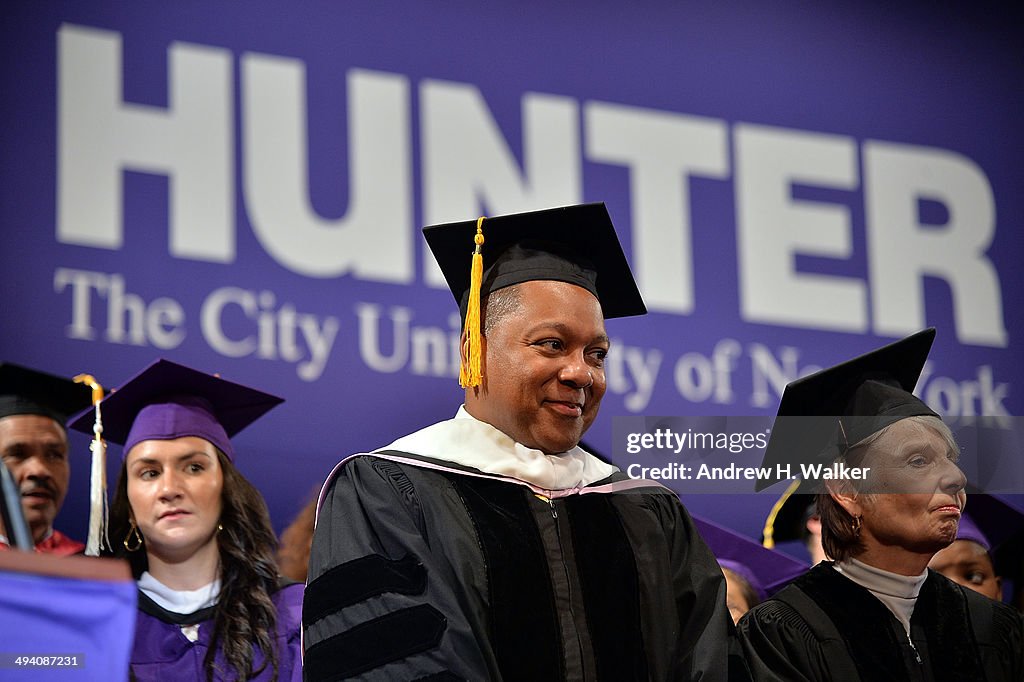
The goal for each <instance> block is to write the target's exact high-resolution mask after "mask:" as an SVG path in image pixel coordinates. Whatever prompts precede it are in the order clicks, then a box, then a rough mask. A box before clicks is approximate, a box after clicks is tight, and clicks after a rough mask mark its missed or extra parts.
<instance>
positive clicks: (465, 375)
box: [459, 216, 484, 388]
mask: <svg viewBox="0 0 1024 682" xmlns="http://www.w3.org/2000/svg"><path fill="white" fill-rule="evenodd" d="M483 225H484V216H480V217H479V218H478V219H477V221H476V236H474V237H473V242H474V243H475V244H476V248H475V249H474V250H473V267H472V269H471V270H470V276H469V302H468V304H467V305H466V327H465V332H466V337H467V338H468V340H469V347H468V348H467V349H466V358H467V360H468V363H467V362H463V363H462V364H461V365H460V367H459V385H460V386H462V388H472V387H474V386H479V385H480V381H481V380H482V379H483V374H482V373H481V372H480V353H481V349H480V345H481V341H480V287H481V285H482V284H483V279H484V256H483V252H482V247H483V245H484V232H483Z"/></svg>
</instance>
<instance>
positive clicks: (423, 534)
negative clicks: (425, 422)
mask: <svg viewBox="0 0 1024 682" xmlns="http://www.w3.org/2000/svg"><path fill="white" fill-rule="evenodd" d="M379 454H380V455H382V456H388V455H393V456H400V457H403V458H412V459H420V460H422V461H424V462H427V463H433V464H439V465H441V468H440V469H432V470H431V469H426V468H422V467H421V466H417V465H415V464H409V463H398V462H395V461H392V460H388V459H383V458H382V457H381V456H370V455H366V456H358V457H355V458H352V459H349V460H347V461H346V462H345V463H344V464H343V465H342V466H341V467H339V469H337V470H336V475H335V476H334V478H333V480H330V481H328V484H327V486H326V487H325V491H324V493H323V495H322V497H321V507H320V513H319V517H318V521H317V526H316V532H315V534H314V539H313V549H312V554H311V556H310V563H309V584H308V586H307V588H306V598H305V606H304V612H303V624H304V627H305V630H304V637H305V646H306V656H305V662H304V665H305V672H306V679H308V680H331V679H343V678H344V679H348V678H350V677H356V678H358V679H374V680H413V679H430V680H453V679H464V680H474V681H476V680H544V681H548V680H551V681H554V680H568V679H573V680H614V681H616V682H619V681H624V680H726V679H729V677H728V668H729V662H730V648H731V647H732V649H731V651H732V654H733V659H732V662H733V664H734V665H735V664H737V662H738V667H739V668H740V669H742V671H743V673H742V674H745V666H744V665H743V663H742V660H741V659H740V658H739V653H738V651H739V650H738V644H737V642H736V640H735V634H734V630H733V627H732V623H731V620H730V619H729V615H728V611H727V610H726V608H725V583H724V580H723V578H722V573H721V571H720V570H719V568H718V564H717V563H716V562H715V559H714V557H713V556H712V555H711V553H710V552H709V550H708V548H707V546H706V545H705V544H704V542H703V541H702V540H701V539H700V537H699V536H698V534H697V532H696V530H695V529H694V525H693V522H692V521H691V519H690V516H689V515H688V514H687V512H686V510H685V509H684V508H683V506H682V505H681V504H680V503H679V501H678V499H677V498H676V496H675V495H674V494H673V493H671V491H668V490H667V489H664V488H660V487H656V486H654V485H653V484H652V486H651V487H648V488H645V489H643V490H634V491H630V492H605V493H595V494H588V493H587V492H584V493H583V494H580V493H579V492H576V493H574V494H571V495H568V496H565V497H559V498H556V499H553V500H549V499H543V498H542V497H540V496H538V495H537V494H536V492H535V491H534V490H532V489H531V488H530V487H528V486H527V485H525V484H522V483H521V482H516V481H513V480H510V479H506V478H502V477H498V476H492V475H481V474H480V472H477V471H475V470H471V469H468V468H466V467H462V466H459V465H454V464H451V463H447V462H437V461H436V460H429V459H427V458H422V457H419V458H417V456H416V455H410V454H408V453H395V452H391V453H379ZM622 479H625V476H623V475H621V474H616V475H614V476H613V477H612V478H611V479H607V480H604V481H600V482H598V483H595V484H593V485H591V486H588V487H587V488H584V489H583V490H584V491H588V490H589V491H594V490H599V489H603V488H602V487H601V486H603V485H605V484H608V483H611V482H612V481H620V480H622ZM736 674H737V671H736V670H734V675H736ZM732 679H741V678H740V677H734V678H732Z"/></svg>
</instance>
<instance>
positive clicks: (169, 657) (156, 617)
mask: <svg viewBox="0 0 1024 682" xmlns="http://www.w3.org/2000/svg"><path fill="white" fill-rule="evenodd" d="M302 591H303V585H301V584H299V583H295V584H290V585H287V586H285V587H283V588H281V589H280V590H278V591H277V592H276V593H275V594H274V595H273V601H274V605H275V606H276V607H277V631H276V637H275V640H274V641H275V645H276V647H277V652H278V654H277V656H278V677H277V679H278V680H279V681H280V682H300V681H301V680H302V659H301V651H302V648H301V642H300V639H299V633H300V628H301V624H302ZM214 608H216V607H211V608H208V609H201V610H200V611H198V612H196V614H192V618H189V617H187V616H182V615H181V614H174V613H171V612H169V611H165V610H164V609H162V608H160V607H159V606H158V605H156V604H155V603H153V601H152V600H150V599H149V598H148V597H146V596H145V595H144V594H142V593H141V592H140V593H139V612H138V620H137V621H136V626H135V644H134V646H133V647H132V656H131V670H132V674H133V675H134V679H136V680H139V682H144V681H146V680H154V681H157V680H159V681H161V682H163V681H166V680H205V679H206V672H205V670H204V669H203V660H204V659H205V658H206V652H207V650H208V649H209V644H210V635H211V634H212V631H213V610H214ZM196 622H198V623H199V639H197V640H196V641H195V642H190V641H189V640H188V639H187V638H186V637H185V635H183V634H182V632H181V625H189V624H194V623H196ZM216 663H217V668H218V669H219V670H220V671H229V670H230V674H224V673H223V672H222V673H221V674H215V675H214V679H215V680H234V679H236V678H235V674H234V669H233V668H229V667H228V665H227V663H226V661H225V660H224V658H223V656H222V655H221V654H219V653H218V654H217V659H216ZM261 665H263V655H262V654H261V653H260V652H259V651H256V652H255V656H254V657H253V669H254V670H255V669H256V668H259V667H260V666H261ZM272 677H273V668H271V667H270V666H268V667H267V668H266V669H264V670H263V671H262V672H261V673H260V674H259V675H257V676H256V677H253V678H250V679H253V680H261V681H263V680H270V679H271V678H272Z"/></svg>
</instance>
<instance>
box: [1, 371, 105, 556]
mask: <svg viewBox="0 0 1024 682" xmlns="http://www.w3.org/2000/svg"><path fill="white" fill-rule="evenodd" d="M91 400H92V391H91V390H90V389H89V388H88V387H87V386H85V385H84V384H81V383H76V382H74V381H71V380H70V379H62V378H61V377H57V376H53V375H52V374H47V373H45V372H39V371H36V370H33V369H28V368H26V367H21V366H19V365H14V364H11V363H0V454H2V456H3V462H4V465H6V467H7V469H8V470H10V472H11V476H12V478H13V479H14V483H15V485H16V486H17V491H18V493H19V494H20V495H21V508H22V511H23V512H24V516H25V521H26V523H27V525H28V528H29V533H30V534H31V536H32V538H31V539H32V542H33V543H34V544H35V548H36V551H37V552H43V553H48V554H57V555H69V554H80V553H81V552H82V551H83V550H84V549H85V545H84V544H82V543H81V542H78V541H76V540H72V539H71V538H69V537H68V536H66V535H64V534H63V533H61V532H60V531H59V530H56V529H55V528H54V527H53V521H54V519H55V518H56V517H57V513H58V512H59V511H60V508H61V505H62V504H63V503H64V495H65V494H66V493H67V490H68V480H69V478H70V475H71V467H70V462H69V461H68V436H67V431H66V429H65V423H66V422H67V419H68V417H69V416H70V415H71V414H73V413H75V412H78V411H80V410H84V409H85V408H87V407H89V405H90V404H91ZM8 545H9V541H8V540H7V538H5V537H2V536H0V550H2V549H6V548H7V547H8Z"/></svg>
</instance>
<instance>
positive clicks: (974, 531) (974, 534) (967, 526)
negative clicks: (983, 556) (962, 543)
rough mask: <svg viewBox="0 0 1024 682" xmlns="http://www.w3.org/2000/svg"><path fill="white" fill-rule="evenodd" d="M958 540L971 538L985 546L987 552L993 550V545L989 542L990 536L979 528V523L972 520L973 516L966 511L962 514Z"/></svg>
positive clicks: (972, 540) (957, 534) (957, 532)
mask: <svg viewBox="0 0 1024 682" xmlns="http://www.w3.org/2000/svg"><path fill="white" fill-rule="evenodd" d="M956 539H957V540H969V541H971V542H974V543H977V544H979V545H981V546H982V547H984V548H985V551H986V552H990V551H991V550H992V545H991V544H989V541H988V538H987V537H985V534H984V533H982V532H981V528H978V524H976V523H975V522H974V521H972V520H971V517H970V516H969V515H968V514H967V513H966V512H965V513H964V514H962V515H961V516H960V525H959V526H958V527H957V531H956Z"/></svg>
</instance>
